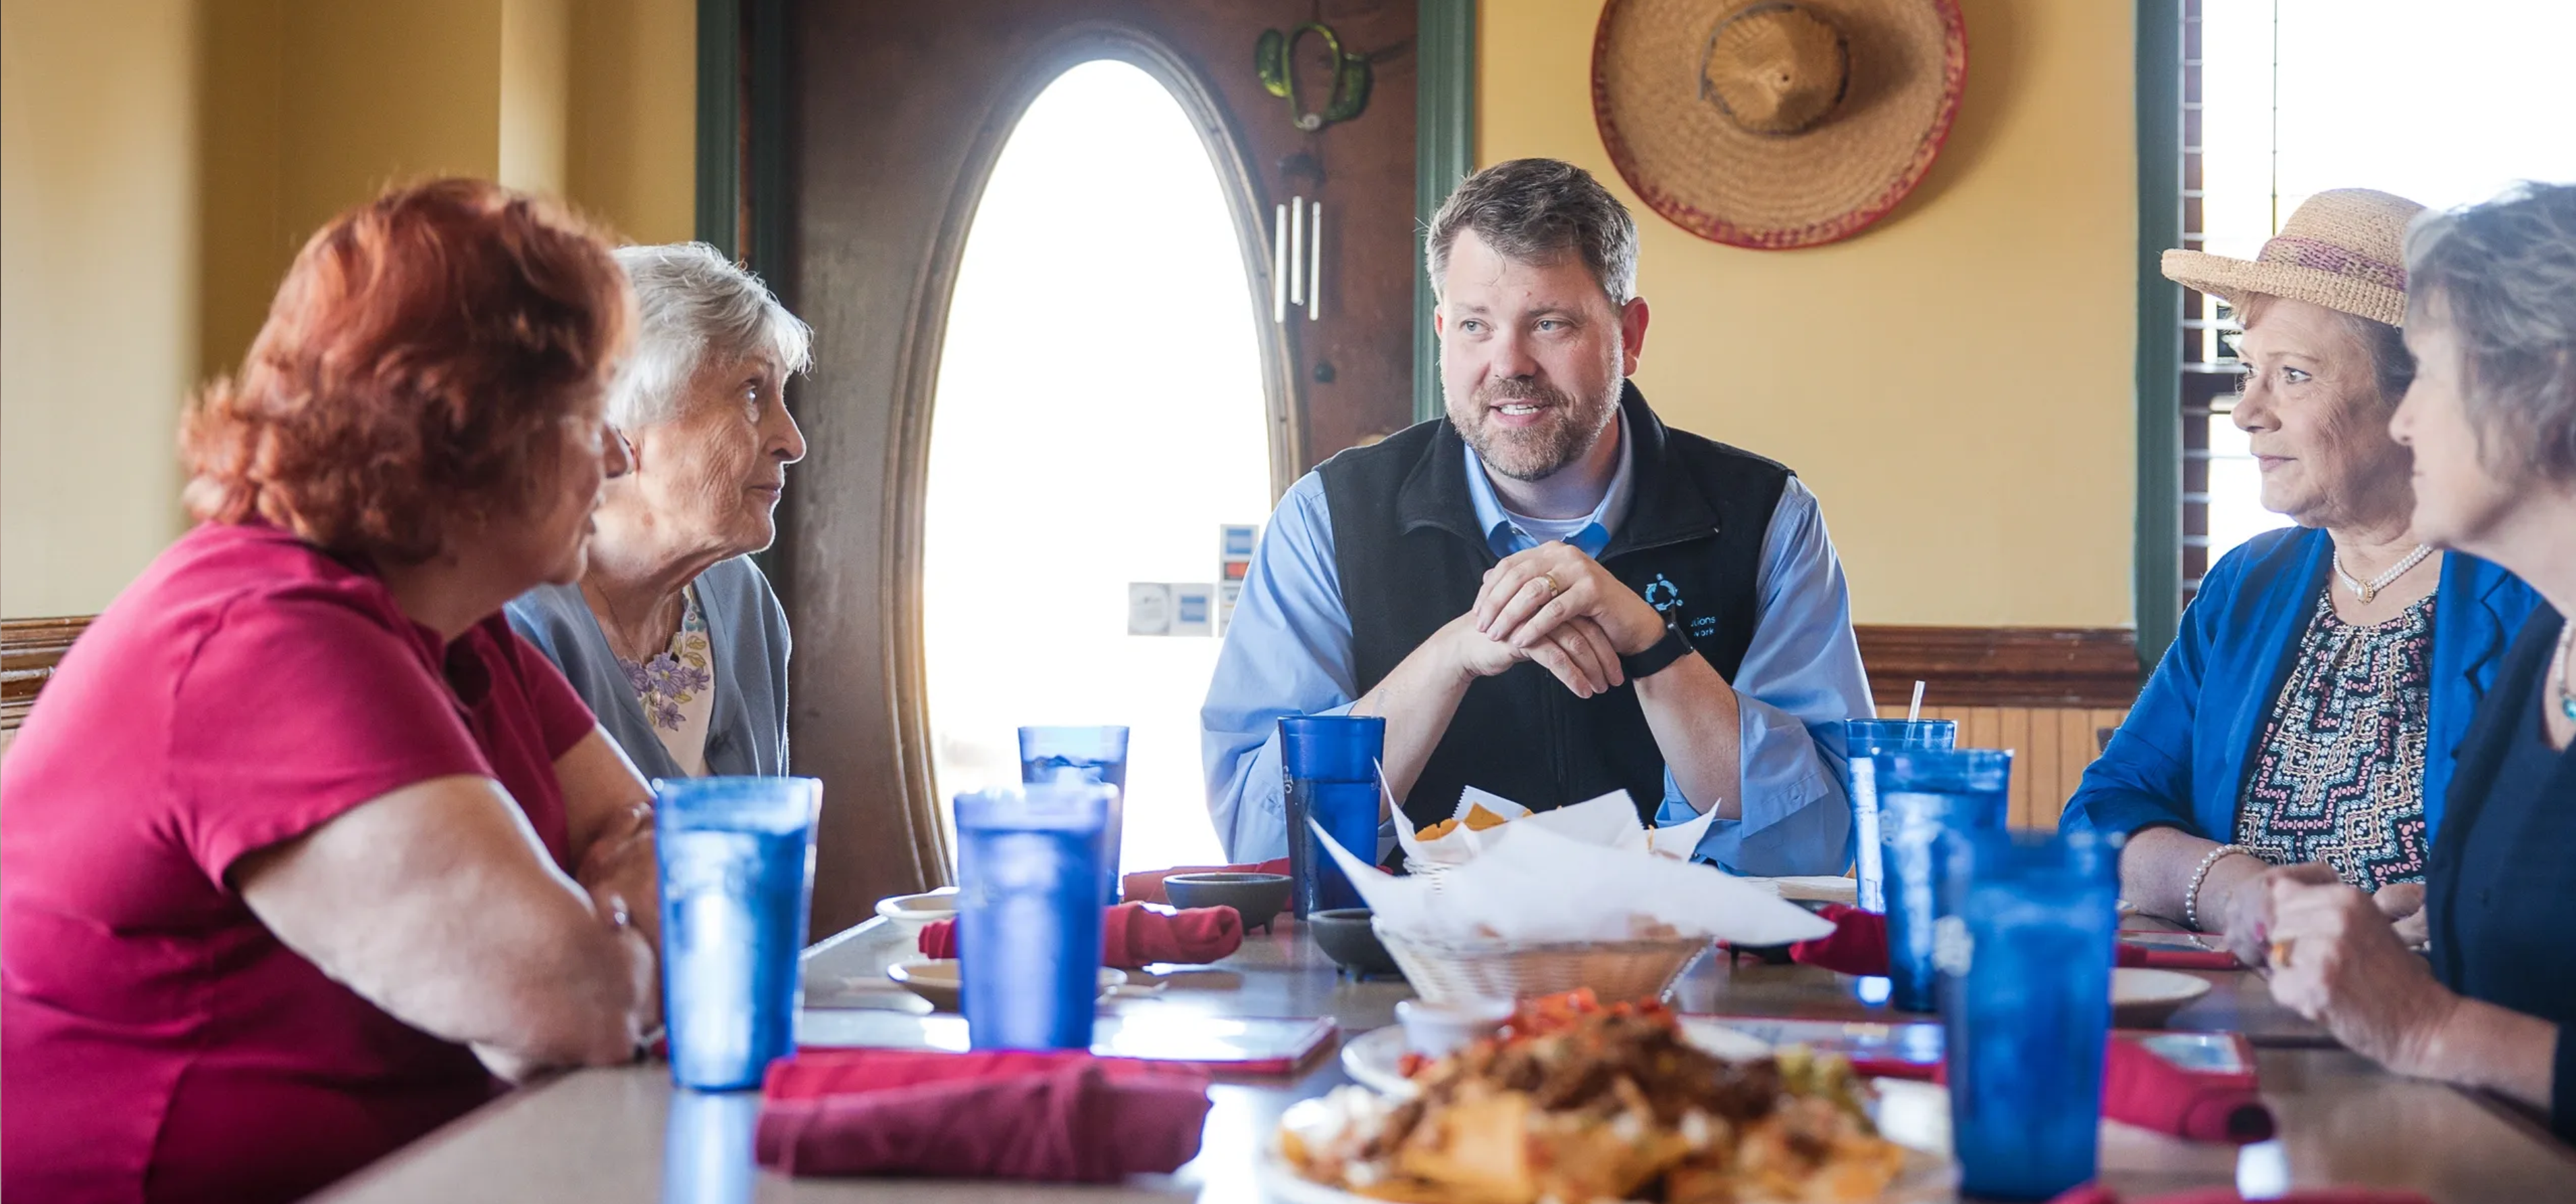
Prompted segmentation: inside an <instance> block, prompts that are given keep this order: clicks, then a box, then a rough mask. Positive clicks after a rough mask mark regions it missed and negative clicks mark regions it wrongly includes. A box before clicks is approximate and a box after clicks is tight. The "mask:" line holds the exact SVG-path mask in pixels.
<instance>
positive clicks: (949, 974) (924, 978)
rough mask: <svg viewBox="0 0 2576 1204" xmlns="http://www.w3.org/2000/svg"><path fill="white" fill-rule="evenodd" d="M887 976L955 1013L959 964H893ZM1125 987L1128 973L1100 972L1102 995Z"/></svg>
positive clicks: (936, 1008)
mask: <svg viewBox="0 0 2576 1204" xmlns="http://www.w3.org/2000/svg"><path fill="white" fill-rule="evenodd" d="M886 977H888V978H891V979H893V980H894V981H895V982H896V983H897V984H898V985H900V986H901V987H902V988H903V989H904V990H907V991H910V992H912V993H913V994H915V995H919V996H921V1000H922V1002H924V1003H927V1004H929V1005H930V1007H931V1010H933V1011H939V1012H954V1011H957V1010H959V1009H958V992H959V990H960V989H961V988H960V987H959V985H958V964H957V961H956V959H954V958H941V959H938V960H936V961H934V960H930V959H927V958H921V959H915V960H913V961H905V962H896V963H895V964H893V965H891V966H888V967H886ZM1126 985H1127V972H1126V971H1124V970H1112V969H1108V968H1106V967H1103V968H1102V969H1101V971H1100V993H1101V994H1102V995H1104V996H1106V995H1108V994H1110V993H1111V992H1113V991H1118V990H1120V989H1122V988H1124V987H1125V986H1126Z"/></svg>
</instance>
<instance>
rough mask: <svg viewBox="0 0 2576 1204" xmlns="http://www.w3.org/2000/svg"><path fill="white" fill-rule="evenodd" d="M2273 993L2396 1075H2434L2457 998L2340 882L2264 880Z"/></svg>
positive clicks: (2378, 910)
mask: <svg viewBox="0 0 2576 1204" xmlns="http://www.w3.org/2000/svg"><path fill="white" fill-rule="evenodd" d="M2267 893H2268V895H2269V896H2270V901H2271V925H2270V927H2271V941H2270V943H2269V948H2268V949H2267V950H2266V955H2267V957H2268V959H2269V962H2270V965H2271V968H2272V974H2271V979H2272V982H2271V985H2272V998H2273V999H2275V1000H2277V1001H2279V1002H2280V1003H2281V1004H2282V1005H2283V1006H2284V1007H2288V1008H2290V1009H2291V1010H2293V1011H2296V1012H2297V1013H2299V1014H2300V1015H2302V1016H2305V1017H2307V1018H2308V1019H2310V1020H2314V1021H2317V1022H2318V1023H2320V1024H2323V1025H2325V1026H2326V1029H2327V1031H2329V1032H2332V1033H2333V1034H2334V1036H2335V1039H2336V1040H2338V1041H2341V1042H2342V1043H2343V1044H2344V1045H2345V1046H2347V1047H2349V1048H2350V1049H2352V1050H2354V1051H2355V1052H2357V1053H2360V1054H2363V1055H2365V1056H2367V1057H2369V1058H2371V1059H2373V1060H2375V1061H2377V1062H2379V1063H2380V1064H2381V1065H2383V1066H2386V1067H2388V1068H2389V1069H2391V1070H2394V1071H2397V1072H2398V1073H2400V1074H2412V1075H2435V1074H2436V1068H2435V1066H2434V1065H2433V1062H2434V1059H2433V1057H2432V1052H2433V1050H2432V1047H2433V1046H2434V1044H2435V1043H2436V1042H2437V1041H2438V1039H2439V1037H2440V1034H2441V1032H2442V1029H2443V1027H2444V1026H2445V1025H2446V1024H2448V1023H2449V1022H2450V1019H2451V1014H2452V1013H2453V1012H2454V1011H2455V1010H2456V1009H2457V1008H2458V1007H2459V1005H2460V997H2459V996H2457V995H2454V994H2452V993H2451V991H2450V990H2449V989H2448V988H2446V987H2444V986H2443V985H2442V984H2441V983H2439V982H2436V981H2435V980H2434V978H2433V971H2432V967H2431V966H2430V965H2428V964H2427V963H2426V962H2425V960H2424V959H2423V958H2422V957H2419V956H2417V955H2416V954H2415V953H2414V952H2413V951H2411V950H2409V949H2408V948H2407V947H2406V945H2405V943H2404V941H2402V940H2401V939H2400V938H2399V936H2398V932H2397V926H2396V924H2395V923H2393V922H2392V921H2391V920H2390V918H2389V916H2388V913H2387V912H2386V911H2385V910H2383V907H2382V904H2381V902H2380V901H2379V900H2377V899H2374V898H2373V897H2372V896H2370V895H2366V894H2363V893H2362V892H2361V891H2359V890H2356V889H2354V888H2352V887H2349V886H2345V885H2343V884H2342V883H2340V882H2335V883H2330V884H2319V883H2312V882H2303V881H2298V880H2295V879H2290V878H2286V877H2284V878H2277V879H2275V880H2273V881H2272V882H2270V883H2268V884H2267Z"/></svg>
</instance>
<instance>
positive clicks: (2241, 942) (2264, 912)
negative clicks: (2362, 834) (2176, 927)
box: [2200, 854, 2340, 968]
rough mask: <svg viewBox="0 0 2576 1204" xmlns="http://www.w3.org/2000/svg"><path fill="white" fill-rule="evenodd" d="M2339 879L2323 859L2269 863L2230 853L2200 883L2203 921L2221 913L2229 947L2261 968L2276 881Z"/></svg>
mask: <svg viewBox="0 0 2576 1204" xmlns="http://www.w3.org/2000/svg"><path fill="white" fill-rule="evenodd" d="M2336 881H2340V879H2338V878H2337V877H2336V876H2335V872H2334V867H2332V866H2329V865H2325V864H2322V863H2319V862H2308V863H2306V864H2303V865H2271V864H2268V863H2266V862H2264V861H2263V860H2262V859H2261V858H2258V857H2251V856H2247V855H2244V854H2230V855H2228V856H2226V857H2222V858H2220V859H2219V860H2218V863H2217V864H2215V865H2212V866H2210V867H2209V880H2208V881H2206V882H2203V883H2202V884H2201V895H2200V898H2201V907H2200V916H2201V921H2202V923H2203V924H2204V925H2205V924H2207V922H2208V921H2209V919H2210V917H2212V916H2215V917H2217V918H2218V920H2219V922H2220V923H2219V928H2218V931H2219V933H2220V934H2221V936H2222V942H2223V943H2224V944H2225V946H2226V948H2227V951H2228V952H2229V953H2233V954H2235V955H2236V960H2238V961H2240V962H2243V963H2245V964H2246V965H2249V966H2255V967H2258V968H2259V967H2261V966H2262V965H2263V964H2264V955H2265V950H2266V949H2268V948H2269V947H2270V945H2271V941H2272V884H2273V883H2275V882H2287V883H2295V884H2302V885H2310V886H2321V885H2324V884H2327V883H2331V882H2336Z"/></svg>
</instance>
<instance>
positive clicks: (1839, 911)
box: [1789, 903, 1887, 974]
mask: <svg viewBox="0 0 2576 1204" xmlns="http://www.w3.org/2000/svg"><path fill="white" fill-rule="evenodd" d="M1816 914H1817V915H1819V916H1822V917H1824V918H1825V919H1826V920H1829V921H1831V922H1832V923H1833V926H1834V931H1833V935H1831V936H1824V937H1818V938H1816V939H1815V940H1812V941H1800V942H1798V943H1797V944H1794V945H1791V946H1789V960H1790V961H1793V962H1797V963H1799V964H1801V965H1808V966H1821V967H1823V968H1825V969H1827V970H1831V971H1833V972H1834V973H1836V974H1885V973H1887V917H1886V916H1883V915H1879V914H1878V913H1876V912H1869V911H1862V910H1861V909H1860V908H1857V907H1854V906H1852V905H1851V904H1849V903H1828V904H1826V905H1825V907H1824V910H1822V911H1819V912H1817V913H1816Z"/></svg>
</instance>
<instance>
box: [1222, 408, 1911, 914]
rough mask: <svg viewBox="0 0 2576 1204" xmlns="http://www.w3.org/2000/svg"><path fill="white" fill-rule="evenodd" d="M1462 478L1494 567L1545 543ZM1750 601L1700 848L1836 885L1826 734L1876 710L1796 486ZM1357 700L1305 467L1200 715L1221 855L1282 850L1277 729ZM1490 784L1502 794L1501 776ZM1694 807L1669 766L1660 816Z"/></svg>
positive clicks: (1842, 851) (1267, 536) (1837, 804)
mask: <svg viewBox="0 0 2576 1204" xmlns="http://www.w3.org/2000/svg"><path fill="white" fill-rule="evenodd" d="M1631 449H1632V444H1631V442H1630V440H1629V439H1628V437H1627V419H1626V418H1625V416H1624V415H1623V416H1622V417H1621V419H1620V453H1619V468H1618V471H1617V473H1616V474H1615V475H1614V476H1612V477H1611V480H1610V487H1609V489H1608V490H1607V491H1606V492H1604V493H1603V495H1602V498H1601V504H1600V506H1599V507H1597V508H1596V509H1595V510H1594V511H1593V513H1592V516H1591V518H1590V520H1589V521H1588V522H1585V523H1584V524H1583V525H1582V526H1581V527H1580V529H1578V530H1576V531H1575V532H1574V533H1573V534H1572V535H1571V536H1570V537H1568V538H1567V540H1566V542H1568V543H1571V544H1573V545H1574V546H1575V547H1577V548H1580V549H1582V550H1583V552H1584V554H1585V555H1589V556H1598V555H1600V553H1601V549H1603V548H1604V547H1607V546H1608V545H1609V543H1610V536H1611V533H1612V532H1613V531H1615V530H1617V529H1618V527H1619V524H1620V523H1621V522H1623V521H1624V520H1625V519H1626V518H1627V516H1628V507H1629V503H1630V495H1631V491H1632V480H1631V477H1632V473H1631V464H1630V452H1631ZM1460 467H1461V470H1462V471H1464V472H1465V473H1466V474H1467V488H1468V491H1469V493H1470V495H1471V496H1472V497H1473V499H1474V502H1475V507H1476V521H1477V525H1478V526H1479V527H1481V528H1483V529H1484V531H1485V532H1486V541H1487V543H1488V545H1489V546H1490V547H1491V548H1492V550H1493V553H1494V555H1495V556H1497V557H1503V556H1509V555H1511V554H1513V553H1515V552H1522V551H1527V550H1528V549H1530V548H1534V547H1537V546H1538V545H1539V544H1540V542H1542V541H1541V539H1540V538H1539V537H1537V536H1534V535H1532V534H1531V533H1530V532H1529V531H1528V530H1527V529H1525V528H1524V527H1523V526H1521V525H1520V523H1519V522H1518V521H1516V520H1515V519H1514V518H1513V516H1512V515H1511V514H1510V512H1508V511H1506V510H1505V509H1504V508H1503V506H1502V503H1501V501H1500V500H1499V499H1497V498H1496V497H1495V495H1494V487H1493V483H1492V482H1491V481H1490V480H1488V479H1487V478H1486V476H1485V467H1484V464H1483V462H1482V461H1480V460H1479V459H1477V457H1476V453H1475V450H1474V449H1473V448H1470V449H1468V450H1467V452H1466V461H1465V463H1464V464H1462V465H1461V466H1460ZM1754 596H1755V597H1756V598H1757V599H1758V603H1757V605H1758V609H1757V610H1756V611H1755V614H1754V627H1753V639H1752V643H1751V645H1750V646H1749V647H1747V648H1746V649H1745V653H1744V662H1743V664H1742V665H1741V666H1740V667H1739V668H1738V669H1737V671H1736V674H1735V680H1734V682H1733V685H1734V687H1735V692H1736V701H1737V712H1738V715H1739V717H1740V718H1739V722H1740V724H1741V730H1740V731H1739V733H1738V737H1737V738H1738V740H1739V742H1740V743H1739V745H1738V747H1739V748H1740V750H1741V756H1742V758H1743V776H1742V783H1743V786H1742V789H1743V793H1744V798H1743V817H1742V818H1741V819H1732V820H1728V819H1720V820H1716V821H1713V822H1712V823H1711V824H1710V825H1709V832H1708V836H1707V838H1706V839H1704V840H1702V841H1701V842H1700V846H1699V851H1698V855H1699V857H1700V858H1701V859H1702V860H1707V861H1713V862H1716V863H1717V864H1718V865H1719V866H1721V867H1723V868H1725V869H1726V870H1728V871H1730V872H1733V873H1738V874H1753V875H1777V874H1838V873H1841V872H1843V870H1844V869H1846V868H1848V867H1849V866H1850V865H1851V858H1852V849H1851V833H1852V823H1851V803H1850V800H1849V799H1847V798H1846V797H1845V796H1844V793H1843V786H1842V741H1841V739H1840V735H1839V728H1835V729H1833V730H1832V731H1831V732H1828V731H1827V729H1828V728H1829V727H1831V725H1834V724H1837V723H1839V722H1840V721H1841V720H1844V719H1851V718H1866V717H1868V716H1869V715H1871V714H1872V713H1873V712H1872V710H1871V705H1870V697H1869V680H1868V678H1867V676H1866V675H1864V674H1863V673H1862V671H1861V663H1860V648H1859V646H1858V645H1857V644H1856V643H1854V642H1853V639H1852V627H1851V590H1850V587H1849V586H1848V585H1847V584H1846V583H1845V582H1844V580H1843V570H1842V563H1841V561H1839V560H1838V559H1836V558H1835V556H1834V546H1833V541H1832V540H1831V539H1829V538H1827V537H1826V534H1825V521H1824V516H1823V515H1822V514H1821V513H1820V512H1819V511H1818V509H1817V507H1816V495H1815V494H1814V493H1812V492H1810V491H1809V490H1808V489H1807V487H1806V486H1805V485H1804V484H1803V483H1801V482H1800V481H1799V480H1798V479H1797V478H1796V477H1791V478H1789V482H1788V484H1787V486H1786V487H1785V488H1783V489H1782V491H1781V493H1780V502H1779V505H1778V507H1777V508H1776V509H1774V510H1773V511H1772V513H1771V525H1770V528H1769V529H1768V530H1767V531H1765V532H1764V534H1763V541H1762V564H1761V567H1760V569H1759V570H1758V572H1757V575H1756V576H1755V578H1754ZM1359 693H1360V691H1359V689H1358V683H1357V682H1356V680H1355V679H1354V677H1353V674H1352V670H1351V621H1350V613H1349V611H1348V610H1347V609H1346V608H1345V607H1344V606H1343V604H1342V590H1341V582H1340V580H1339V569H1338V568H1337V566H1336V563H1335V561H1334V559H1333V524H1332V514H1331V509H1330V507H1329V506H1328V505H1327V503H1326V502H1325V500H1324V482H1323V478H1322V477H1320V476H1318V475H1317V474H1315V473H1311V472H1310V473H1307V474H1306V475H1305V476H1304V477H1301V478H1299V479H1298V481H1297V483H1296V484H1295V485H1294V486H1292V487H1290V489H1289V490H1288V496H1287V497H1285V498H1283V499H1281V500H1280V503H1279V509H1278V510H1277V511H1276V512H1274V513H1273V514H1272V515H1271V516H1270V526H1269V528H1268V529H1267V530H1265V531H1264V532H1262V536H1261V543H1260V546H1259V547H1258V548H1256V549H1255V550H1254V552H1253V559H1252V569H1251V572H1250V574H1249V575H1248V576H1247V577H1246V578H1245V580H1244V583H1243V594H1242V597H1241V598H1240V599H1239V600H1238V601H1237V602H1236V604H1235V610H1234V618H1233V621H1232V622H1231V623H1230V624H1229V625H1228V626H1227V628H1226V635H1225V647H1224V649H1223V651H1221V652H1220V653H1219V654H1218V656H1217V664H1216V674H1215V677H1214V679H1213V680H1212V681H1211V682H1210V684H1209V686H1208V696H1207V703H1206V705H1205V706H1204V707H1202V708H1201V709H1200V711H1199V723H1200V727H1201V737H1200V738H1201V741H1202V745H1203V747H1202V753H1203V755H1204V759H1205V762H1206V767H1207V775H1208V812H1209V815H1210V816H1211V818H1213V819H1214V820H1215V822H1216V831H1217V836H1218V838H1219V839H1221V840H1223V841H1224V842H1225V847H1226V854H1227V857H1228V858H1229V859H1231V860H1234V861H1238V862H1240V861H1259V860H1264V859H1268V858H1273V857H1281V856H1285V855H1286V854H1287V849H1288V837H1287V827H1288V824H1287V817H1286V811H1285V807H1284V803H1283V800H1282V799H1281V797H1280V795H1281V789H1282V783H1281V780H1280V776H1279V735H1278V730H1279V729H1278V724H1279V719H1280V718H1281V717H1282V716H1286V715H1339V714H1345V713H1347V712H1348V711H1349V710H1350V708H1351V704H1352V702H1353V701H1355V700H1356V699H1357V698H1358V695H1359ZM1488 788H1489V789H1492V790H1494V791H1495V792H1496V793H1498V794H1501V795H1503V796H1504V797H1506V798H1509V797H1511V784H1510V783H1508V782H1496V783H1493V784H1491V785H1490V786H1489V787H1488ZM1696 813H1697V809H1695V808H1693V807H1692V806H1691V805H1690V803H1689V802H1688V801H1686V800H1685V799H1684V798H1683V797H1682V793H1681V789H1680V787H1679V786H1677V785H1676V784H1675V783H1674V781H1673V775H1672V771H1671V770H1669V769H1667V770H1666V771H1665V772H1664V797H1663V801H1662V804H1661V808H1660V814H1659V817H1658V818H1659V820H1660V821H1661V822H1666V823H1672V822H1678V821H1681V820H1686V819H1689V818H1691V817H1692V816H1693V815H1695V814H1696Z"/></svg>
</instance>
